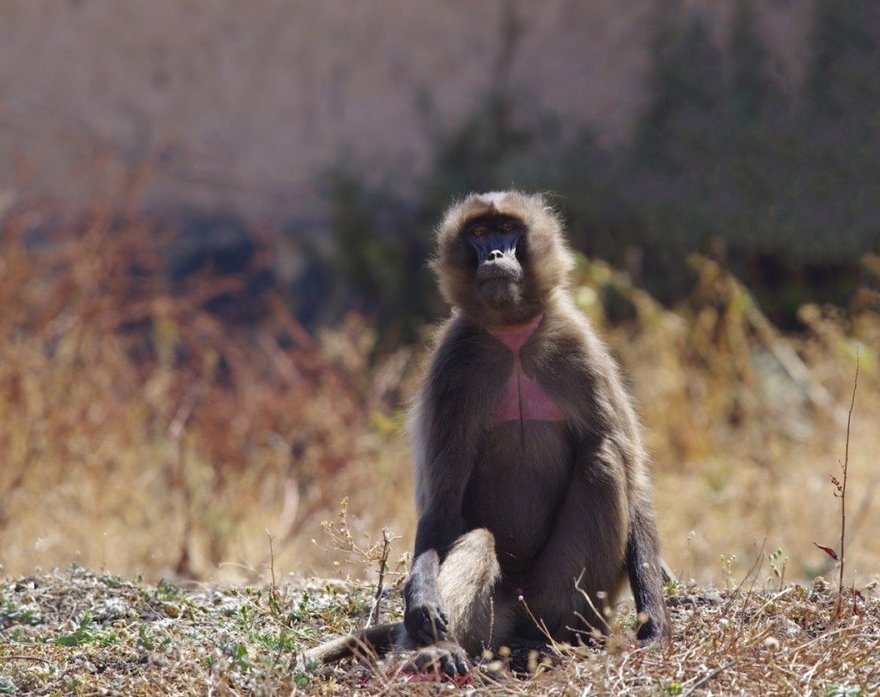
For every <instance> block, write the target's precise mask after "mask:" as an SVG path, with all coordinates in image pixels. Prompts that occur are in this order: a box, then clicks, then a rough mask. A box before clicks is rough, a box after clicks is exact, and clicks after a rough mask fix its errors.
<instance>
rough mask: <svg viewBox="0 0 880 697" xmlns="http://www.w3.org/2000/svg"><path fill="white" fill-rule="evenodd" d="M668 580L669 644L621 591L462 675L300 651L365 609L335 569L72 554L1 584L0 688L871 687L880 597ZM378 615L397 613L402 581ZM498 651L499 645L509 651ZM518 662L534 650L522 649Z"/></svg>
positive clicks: (622, 690)
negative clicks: (608, 602) (594, 632)
mask: <svg viewBox="0 0 880 697" xmlns="http://www.w3.org/2000/svg"><path fill="white" fill-rule="evenodd" d="M736 585H737V587H733V588H730V589H726V590H722V589H713V588H702V589H701V588H696V587H684V586H671V587H669V588H668V589H667V593H668V595H667V600H668V603H669V607H670V613H671V616H672V622H673V641H672V642H671V643H670V644H668V645H662V644H655V645H652V646H647V647H639V646H638V645H637V644H636V643H635V642H634V641H633V639H632V637H633V633H632V628H631V627H632V624H633V616H632V608H631V607H628V606H627V604H626V603H624V604H623V605H622V606H621V608H620V609H619V612H618V619H617V622H616V623H615V624H614V626H613V628H612V634H611V637H610V638H609V639H608V640H607V641H605V642H604V643H603V645H602V646H599V647H594V648H578V649H573V648H567V647H562V646H560V647H555V649H550V650H548V652H547V656H545V657H543V658H541V657H538V659H537V660H534V659H533V660H532V661H531V668H532V670H533V672H532V674H517V675H514V674H511V673H510V671H509V670H508V664H509V660H510V659H509V657H507V656H506V655H501V656H492V657H488V656H487V657H486V658H485V659H484V660H483V661H482V663H481V665H480V666H478V667H477V668H476V670H475V671H474V673H473V675H471V676H469V677H467V678H466V679H460V680H458V681H455V682H452V681H446V680H443V679H439V678H436V677H434V676H413V675H409V674H406V673H403V672H402V671H400V670H399V667H398V666H399V664H397V663H395V662H394V661H393V660H390V661H387V662H385V663H382V664H379V665H378V667H376V668H375V669H373V670H371V669H369V668H367V667H366V666H363V665H358V664H352V663H350V662H343V663H342V664H339V665H337V666H330V667H323V668H321V667H316V666H304V665H302V661H301V658H300V654H301V651H302V650H303V649H305V648H307V647H309V646H313V645H314V644H316V643H317V642H319V641H321V640H323V639H326V638H328V637H329V636H331V635H333V634H334V633H336V632H343V631H348V630H350V629H352V628H355V627H357V626H361V625H362V624H363V621H364V618H365V617H366V616H367V614H368V613H369V609H370V606H371V604H372V598H373V595H374V590H375V589H373V588H370V587H369V586H368V585H367V584H358V583H351V582H341V581H322V582H318V581H315V582H310V583H303V584H301V585H300V586H298V587H292V586H291V587H272V586H268V587H263V588H251V587H238V588H236V587H220V586H210V585H203V584H198V583H185V584H184V583H181V584H179V585H172V584H169V583H165V582H160V583H158V584H156V585H154V584H149V583H146V582H144V581H142V580H141V579H125V578H120V577H118V576H114V575H112V574H108V573H96V572H92V571H89V570H86V569H83V568H79V567H75V568H71V569H70V570H68V571H64V572H60V571H56V572H51V573H38V574H35V575H31V576H25V577H19V578H10V579H7V580H6V581H4V582H3V583H2V585H0V694H126V695H137V694H229V695H239V694H269V695H271V694H291V693H293V694H296V693H305V694H322V695H337V694H352V693H354V692H357V693H358V694H363V695H374V694H414V695H420V694H436V693H438V692H439V691H441V690H442V691H448V690H453V691H461V692H463V693H465V694H530V695H532V694H534V695H547V694H554V695H555V694H572V695H576V694H615V695H624V694H661V695H664V694H665V695H679V694H683V695H684V694H797V695H839V696H841V697H843V696H846V697H855V696H856V695H869V694H876V693H877V691H878V690H880V630H878V620H880V597H878V594H877V590H876V586H875V587H873V588H866V589H862V590H855V591H854V590H852V589H849V590H847V591H846V592H845V594H844V596H843V600H842V603H841V604H840V608H839V609H838V600H839V594H838V591H837V588H836V586H835V585H834V584H830V583H828V582H826V581H825V580H824V579H822V578H820V579H817V580H816V581H814V582H813V583H812V585H811V586H810V587H805V586H801V585H777V586H776V587H775V588H772V587H766V586H769V585H772V584H771V583H770V582H767V583H765V584H764V586H765V587H763V588H762V589H760V590H758V589H757V588H756V586H757V585H760V584H756V583H755V582H754V576H753V577H752V578H747V579H746V580H745V581H743V582H741V583H739V584H736ZM385 595H386V598H387V599H386V600H385V601H384V603H383V614H382V619H383V620H388V619H394V618H395V617H397V616H399V612H400V600H399V594H398V593H397V591H396V590H394V589H391V590H389V591H388V592H387V593H386V594H385ZM504 653H505V654H506V652H504ZM527 663H528V662H527Z"/></svg>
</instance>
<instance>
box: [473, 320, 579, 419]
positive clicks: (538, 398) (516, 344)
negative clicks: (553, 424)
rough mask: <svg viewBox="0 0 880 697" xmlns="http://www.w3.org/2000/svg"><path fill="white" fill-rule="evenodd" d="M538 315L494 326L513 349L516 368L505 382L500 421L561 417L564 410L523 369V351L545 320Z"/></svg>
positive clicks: (498, 336)
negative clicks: (521, 320)
mask: <svg viewBox="0 0 880 697" xmlns="http://www.w3.org/2000/svg"><path fill="white" fill-rule="evenodd" d="M541 317H542V315H538V316H537V317H534V318H533V319H531V320H529V321H528V322H524V323H523V324H516V325H512V326H505V327H492V328H490V329H489V333H490V334H492V336H494V337H495V338H496V339H498V341H500V342H501V343H502V344H504V345H505V346H506V347H507V348H509V349H510V350H511V351H512V352H513V372H512V373H511V374H510V377H509V378H508V379H507V382H506V383H504V387H503V391H502V394H501V400H500V401H499V403H498V408H497V411H496V412H495V418H497V419H498V420H499V421H520V422H522V421H561V420H562V418H563V414H562V410H561V409H560V408H559V407H558V406H557V405H556V402H554V401H553V400H552V399H551V397H550V395H548V394H547V392H545V391H544V388H542V387H541V386H540V385H539V384H538V383H536V382H535V381H534V380H532V379H531V378H530V377H529V376H528V375H526V374H525V371H523V368H522V363H521V362H520V359H519V351H520V349H521V348H522V346H523V344H525V343H526V341H528V339H529V337H530V336H531V335H532V334H533V333H534V332H535V329H536V328H537V326H538V324H540V322H541Z"/></svg>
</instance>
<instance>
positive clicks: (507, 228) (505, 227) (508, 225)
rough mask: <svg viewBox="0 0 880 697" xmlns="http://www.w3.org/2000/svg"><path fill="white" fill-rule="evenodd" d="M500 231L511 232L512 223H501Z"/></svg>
mask: <svg viewBox="0 0 880 697" xmlns="http://www.w3.org/2000/svg"><path fill="white" fill-rule="evenodd" d="M501 232H513V223H501Z"/></svg>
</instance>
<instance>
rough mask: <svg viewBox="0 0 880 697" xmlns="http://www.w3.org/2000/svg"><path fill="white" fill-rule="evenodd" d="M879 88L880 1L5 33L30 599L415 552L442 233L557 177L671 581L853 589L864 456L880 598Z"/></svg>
mask: <svg viewBox="0 0 880 697" xmlns="http://www.w3.org/2000/svg"><path fill="white" fill-rule="evenodd" d="M878 66H880V4H878V3H876V2H874V0H851V1H850V2H846V3H840V2H835V1H834V0H713V1H709V0H627V1H626V2H619V1H618V0H589V1H588V2H584V1H581V0H544V2H542V3H540V4H535V3H530V2H527V1H526V0H487V1H486V2H481V3H471V2H465V1H464V0H450V1H448V2H444V3H436V2H430V1H429V0H406V1H405V2H403V1H395V0H374V1H373V2H369V3H366V2H359V3H350V2H343V1H342V0H330V1H320V2H319V1H318V0H314V1H296V2H280V1H278V2H262V3H257V4H254V3H251V2H247V1H246V0H225V1H220V0H217V1H214V2H199V3H196V2H179V1H176V0H175V1H172V0H157V1H154V2H150V3H143V2H134V1H133V0H130V1H129V0H119V1H116V2H112V3H111V2H98V1H97V0H64V1H58V2H50V1H49V0H7V1H6V2H4V3H2V4H0V305H2V312H0V564H2V573H3V574H24V573H28V572H31V571H33V570H34V569H35V568H38V567H42V568H48V567H52V566H56V565H57V566H66V565H68V564H70V563H78V564H82V565H85V566H89V567H93V568H100V569H107V570H109V571H112V572H115V573H121V574H137V573H141V574H143V575H144V576H145V577H147V578H152V579H155V578H158V577H161V576H165V577H169V576H178V577H180V576H183V577H194V578H203V579H209V580H235V581H240V580H242V579H244V580H250V579H259V578H266V573H267V571H266V569H267V563H268V561H269V560H270V544H269V537H268V535H269V534H270V535H271V537H272V553H273V554H274V565H275V571H276V573H278V574H288V573H294V574H297V575H300V574H311V573H318V574H324V575H340V574H346V573H362V571H363V570H362V569H361V570H359V571H352V570H351V569H350V568H346V564H347V561H346V560H347V559H348V557H349V556H351V555H347V554H346V553H344V551H339V550H338V548H339V547H343V548H345V547H346V546H348V547H358V548H360V549H367V548H369V547H370V545H372V544H373V543H374V542H375V541H376V540H377V539H381V530H382V528H388V529H389V530H390V531H391V532H392V533H393V534H394V535H397V536H398V537H399V539H397V540H396V541H395V542H394V547H393V549H392V557H393V558H394V559H396V558H397V557H399V556H401V555H403V554H404V553H406V552H407V551H408V550H409V549H410V547H411V544H412V537H413V533H414V522H415V521H414V511H413V508H414V505H413V500H412V479H411V473H410V463H409V456H408V450H407V445H406V441H405V437H404V435H403V432H402V425H403V421H404V417H403V410H404V409H405V405H406V400H407V398H408V396H410V395H411V394H412V392H413V389H414V387H415V385H416V384H417V382H418V380H419V377H420V375H421V372H422V368H423V360H424V357H425V353H426V347H427V346H428V345H429V341H430V326H431V323H433V322H436V321H437V320H438V319H440V318H442V317H443V316H445V315H446V313H447V312H448V310H447V309H446V308H445V307H444V306H443V304H442V302H441V301H440V299H439V297H438V295H437V293H436V292H435V290H434V284H433V279H432V278H431V277H430V274H429V272H428V270H427V268H426V263H425V260H426V258H427V256H428V255H429V254H430V251H431V244H432V229H433V226H434V225H435V223H436V221H437V220H438V217H439V215H440V213H441V211H442V210H443V208H444V207H445V206H446V205H447V204H448V203H449V202H450V201H451V200H452V199H454V198H455V197H458V196H462V195H464V194H466V193H468V192H469V191H472V190H490V189H499V188H510V187H518V188H523V189H527V190H538V191H546V192H549V194H550V196H551V201H552V202H553V204H554V205H555V206H556V207H557V208H558V209H559V210H560V212H561V213H562V215H563V216H564V218H565V219H566V221H567V224H568V229H569V237H570V240H571V242H572V244H573V246H574V247H575V248H576V249H577V250H578V252H579V263H578V268H577V271H576V274H575V277H574V279H573V290H574V293H575V296H576V299H577V302H578V304H579V305H580V306H581V308H582V309H583V310H584V311H585V312H586V313H588V314H589V315H590V316H591V317H592V319H593V321H594V322H595V323H596V325H597V326H598V327H599V329H600V331H601V332H602V334H603V336H605V337H606V338H607V339H608V341H609V343H610V344H611V346H612V349H613V351H614V353H615V355H616V356H617V357H618V359H619V360H620V361H621V363H622V364H623V366H624V370H625V372H626V374H627V376H628V379H629V380H630V386H631V389H632V391H633V393H634V395H635V397H636V399H637V401H638V404H639V408H640V411H641V414H642V417H643V420H644V424H645V427H646V431H647V440H648V445H649V447H650V449H651V452H652V455H653V460H654V471H655V480H656V488H657V491H656V504H657V511H658V517H659V524H660V528H661V535H662V538H663V544H664V556H665V557H666V559H667V561H668V563H669V564H670V566H671V567H672V568H673V569H674V570H675V571H676V572H677V573H678V574H680V575H681V576H682V577H683V578H685V579H689V578H695V579H697V580H698V581H701V582H707V581H714V582H716V583H722V582H726V581H728V580H729V579H731V578H734V579H738V578H741V577H742V576H743V575H744V574H745V573H746V571H747V570H748V569H749V568H751V567H752V566H753V564H754V563H755V562H756V561H760V562H762V563H763V566H762V567H761V571H760V572H759V573H760V574H761V575H763V576H765V577H767V578H771V579H772V578H775V579H776V580H777V581H781V580H782V578H785V579H807V578H810V577H813V576H815V575H817V574H820V573H829V572H830V571H831V570H832V568H833V567H832V566H831V564H833V562H832V561H831V560H830V559H829V558H828V557H827V556H826V555H825V554H824V553H823V552H822V551H820V550H819V549H817V548H816V547H815V546H814V544H813V543H814V542H817V543H819V544H822V545H828V546H834V547H837V546H838V535H839V524H840V515H839V505H840V499H839V498H837V497H836V496H835V485H834V484H833V483H832V481H831V477H832V476H835V477H837V478H838V479H840V478H841V473H840V466H841V464H842V463H844V462H847V463H848V466H849V489H848V492H847V506H848V509H847V529H848V540H849V544H848V548H847V561H848V564H847V569H848V570H849V573H850V574H852V577H853V578H854V579H858V580H865V579H867V578H869V577H871V576H872V575H873V576H876V575H877V573H878V568H880V567H878V562H880V539H878V537H877V535H876V534H871V533H870V531H871V530H875V531H876V530H877V529H878V527H880V512H878V505H880V504H878V502H877V500H876V496H875V494H876V487H877V481H878V478H880V475H878V470H877V452H878V446H880V436H878V426H877V424H878V423H880V397H878V386H880V377H878V370H880V368H878V363H877V358H878V356H877V353H878V347H880V316H878V310H880V70H878ZM857 356H858V361H859V368H860V372H859V377H858V390H857V392H856V395H855V410H854V412H853V419H852V430H851V434H850V439H849V447H848V459H845V458H846V457H847V448H846V443H847V417H848V412H849V408H850V402H851V398H852V394H853V384H854V378H855V372H856V362H857ZM340 509H345V511H346V525H347V527H346V530H347V531H348V532H350V533H351V535H352V537H350V538H347V537H346V536H345V535H344V534H343V535H342V536H341V537H340V535H339V534H336V535H329V536H328V535H327V534H326V531H324V530H322V521H325V520H330V521H337V523H336V524H337V526H338V525H339V520H338V518H337V515H338V512H339V511H340ZM267 533H268V534H267ZM337 533H338V528H337ZM340 540H342V542H340ZM346 540H347V541H346ZM354 556H357V554H355V555H354Z"/></svg>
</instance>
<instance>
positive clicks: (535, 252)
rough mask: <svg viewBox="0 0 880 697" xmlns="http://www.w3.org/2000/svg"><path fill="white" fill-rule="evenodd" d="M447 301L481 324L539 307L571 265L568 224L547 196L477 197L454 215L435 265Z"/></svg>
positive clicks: (440, 234)
mask: <svg viewBox="0 0 880 697" xmlns="http://www.w3.org/2000/svg"><path fill="white" fill-rule="evenodd" d="M433 265H434V269H435V271H436V272H437V276H438V279H439V281H440V289H441V291H442V292H443V295H444V296H445V297H446V299H447V300H448V301H449V302H450V303H451V304H452V305H454V306H456V307H457V308H459V309H460V310H463V311H464V312H465V313H466V314H467V315H468V316H469V317H471V319H473V320H474V321H476V322H478V323H481V324H505V323H511V322H520V321H523V320H524V319H528V318H530V317H532V316H534V315H535V314H536V313H538V312H540V311H541V309H542V307H543V305H544V303H545V302H546V300H547V298H548V296H549V295H550V293H551V292H552V291H553V290H554V289H555V288H559V287H561V286H563V285H564V284H565V279H566V276H567V274H568V271H569V269H570V268H571V266H572V258H571V253H570V252H569V250H568V247H567V246H566V244H565V240H564V238H563V235H562V229H561V225H560V223H559V220H558V219H557V217H556V215H555V214H554V213H553V211H552V209H551V208H550V207H549V206H548V205H547V204H546V202H545V201H544V199H543V198H541V197H540V196H533V195H528V194H522V193H519V192H516V191H506V192H494V193H488V194H472V195H471V196H468V197H467V198H466V199H464V200H463V201H462V202H461V203H459V204H457V205H456V206H453V207H452V208H451V209H450V210H449V211H448V213H447V215H446V217H445V218H444V220H443V222H442V223H441V225H440V227H439V228H438V231H437V256H436V258H435V259H434V262H433Z"/></svg>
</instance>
